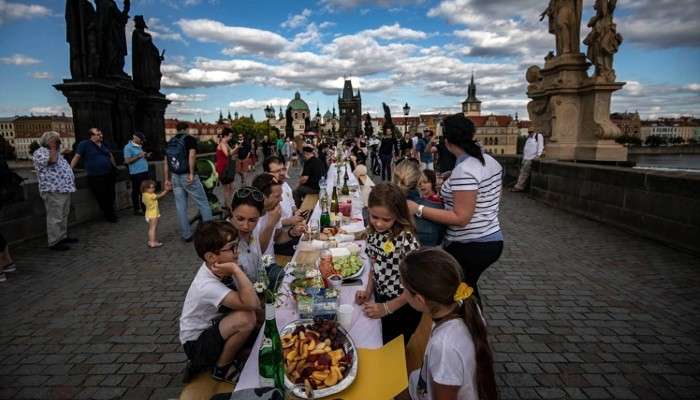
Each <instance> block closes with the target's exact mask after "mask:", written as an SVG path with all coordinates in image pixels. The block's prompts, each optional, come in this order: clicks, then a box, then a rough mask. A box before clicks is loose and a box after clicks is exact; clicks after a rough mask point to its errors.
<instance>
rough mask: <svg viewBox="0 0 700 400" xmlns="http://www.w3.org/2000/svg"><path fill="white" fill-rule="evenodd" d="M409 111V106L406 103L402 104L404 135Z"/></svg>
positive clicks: (406, 131) (406, 129)
mask: <svg viewBox="0 0 700 400" xmlns="http://www.w3.org/2000/svg"><path fill="white" fill-rule="evenodd" d="M409 112H411V107H409V106H408V103H406V105H404V106H403V115H404V117H403V133H404V135H405V134H407V133H408V113H409Z"/></svg>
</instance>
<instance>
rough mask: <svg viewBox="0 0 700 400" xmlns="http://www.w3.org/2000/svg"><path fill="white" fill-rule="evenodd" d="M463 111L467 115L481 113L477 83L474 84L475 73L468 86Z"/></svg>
mask: <svg viewBox="0 0 700 400" xmlns="http://www.w3.org/2000/svg"><path fill="white" fill-rule="evenodd" d="M462 112H463V113H464V116H465V117H472V116H477V117H478V116H479V115H481V101H479V99H477V98H476V84H474V74H472V79H471V82H469V86H468V87H467V99H466V100H464V101H463V102H462Z"/></svg>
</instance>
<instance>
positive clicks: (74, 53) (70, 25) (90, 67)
mask: <svg viewBox="0 0 700 400" xmlns="http://www.w3.org/2000/svg"><path fill="white" fill-rule="evenodd" d="M65 17H66V41H67V42H68V44H69V46H70V73H71V78H73V79H76V80H80V79H86V78H95V77H97V76H98V74H99V70H100V57H99V54H98V50H97V17H96V14H95V8H94V7H93V6H92V4H91V3H90V2H89V1H88V0H68V1H66V16H65Z"/></svg>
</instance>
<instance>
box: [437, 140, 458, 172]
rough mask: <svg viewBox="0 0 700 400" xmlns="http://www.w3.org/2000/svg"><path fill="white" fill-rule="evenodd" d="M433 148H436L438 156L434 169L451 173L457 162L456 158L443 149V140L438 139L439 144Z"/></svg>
mask: <svg viewBox="0 0 700 400" xmlns="http://www.w3.org/2000/svg"><path fill="white" fill-rule="evenodd" d="M435 147H437V154H438V159H437V165H436V169H437V170H438V171H440V172H447V171H452V170H453V169H454V167H455V163H456V162H457V158H456V157H455V155H454V154H452V153H450V151H449V150H447V147H445V139H444V138H440V142H439V143H438V145H437V146H435Z"/></svg>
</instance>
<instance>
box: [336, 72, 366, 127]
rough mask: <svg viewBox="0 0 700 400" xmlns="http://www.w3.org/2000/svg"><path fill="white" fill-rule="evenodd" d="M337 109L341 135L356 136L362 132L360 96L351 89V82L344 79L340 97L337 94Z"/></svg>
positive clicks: (358, 92) (358, 91)
mask: <svg viewBox="0 0 700 400" xmlns="http://www.w3.org/2000/svg"><path fill="white" fill-rule="evenodd" d="M338 111H339V112H340V133H341V135H343V136H358V135H360V134H362V96H360V90H359V89H358V90H357V94H355V93H354V91H353V89H352V82H351V81H350V80H349V79H346V80H345V85H344V86H343V95H342V97H341V96H340V95H338Z"/></svg>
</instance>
